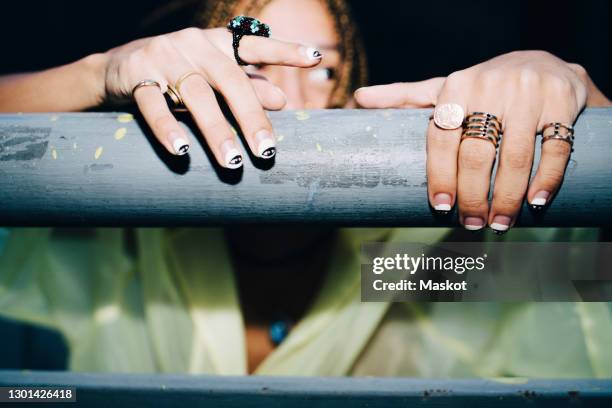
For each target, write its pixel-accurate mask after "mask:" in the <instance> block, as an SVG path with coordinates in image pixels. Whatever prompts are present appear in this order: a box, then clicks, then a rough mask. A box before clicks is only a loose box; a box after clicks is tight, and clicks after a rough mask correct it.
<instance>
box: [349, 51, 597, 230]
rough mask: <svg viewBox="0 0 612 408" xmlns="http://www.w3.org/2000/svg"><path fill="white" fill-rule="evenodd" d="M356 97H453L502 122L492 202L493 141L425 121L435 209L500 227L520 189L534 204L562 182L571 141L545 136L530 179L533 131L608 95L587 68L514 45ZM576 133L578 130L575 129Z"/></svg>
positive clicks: (434, 100) (432, 101)
mask: <svg viewBox="0 0 612 408" xmlns="http://www.w3.org/2000/svg"><path fill="white" fill-rule="evenodd" d="M355 98H356V101H357V103H359V104H360V105H361V106H363V107H367V108H390V107H396V108H397V107H405V108H422V107H428V106H437V105H441V104H450V103H452V104H458V105H460V106H461V107H462V108H463V110H464V112H465V113H466V114H467V115H469V114H471V113H472V112H487V113H491V114H493V115H496V116H497V117H498V118H499V120H500V122H501V123H502V131H503V138H502V142H501V148H500V157H499V167H498V170H497V174H496V177H495V182H494V186H495V187H494V191H493V200H492V202H491V204H490V205H489V201H488V195H489V189H490V181H491V172H492V167H493V163H494V160H495V158H496V149H495V147H494V144H493V143H489V142H488V141H487V140H482V139H474V138H466V139H464V140H463V141H461V135H462V129H461V128H459V129H455V130H444V129H441V128H439V127H437V126H436V125H435V124H434V121H430V124H429V128H428V132H427V183H428V195H429V202H430V203H431V205H432V207H434V209H436V210H438V211H448V210H450V209H451V208H452V206H454V204H455V202H457V203H458V208H459V220H460V222H461V223H462V224H463V225H464V226H465V228H467V229H471V230H478V229H481V228H483V227H484V226H485V225H489V226H490V227H491V228H492V229H493V230H494V231H496V232H504V231H506V230H507V229H508V228H510V227H511V226H512V225H513V224H514V222H515V221H516V217H517V214H518V212H519V211H520V209H521V206H522V202H523V199H524V197H525V193H526V192H527V200H528V202H529V203H531V204H532V205H533V206H534V208H541V207H542V206H544V205H546V204H547V203H548V202H550V200H551V198H552V197H553V196H554V195H555V193H556V192H557V190H558V189H559V187H560V185H561V182H562V179H563V175H564V172H565V167H566V165H567V162H568V159H569V156H570V152H571V145H570V144H569V143H567V142H565V141H562V140H554V139H551V140H548V141H546V142H545V143H544V144H543V145H542V154H541V159H540V163H539V166H538V170H537V172H536V175H535V177H534V178H533V180H532V181H531V183H529V177H530V175H531V169H532V165H533V157H534V147H535V146H534V145H535V140H536V133H538V132H541V131H542V128H543V126H544V125H546V124H548V123H551V122H561V123H565V124H569V125H571V124H573V123H574V121H575V120H576V117H577V116H578V114H579V113H580V111H581V110H582V109H583V108H584V106H585V104H586V103H587V101H588V102H592V103H593V104H605V103H609V101H608V100H607V99H606V98H605V96H603V94H601V92H599V90H597V88H596V87H595V86H594V85H593V84H592V82H591V81H590V79H589V78H588V75H586V72H585V71H584V69H583V68H582V67H580V66H578V65H575V64H568V63H566V62H564V61H562V60H560V59H559V58H557V57H555V56H553V55H551V54H549V53H547V52H542V51H522V52H513V53H509V54H505V55H501V56H499V57H496V58H493V59H491V60H489V61H486V62H484V63H482V64H478V65H475V66H473V67H471V68H468V69H465V70H463V71H457V72H454V73H452V74H451V75H449V76H448V77H447V78H433V79H430V80H427V81H422V82H415V83H397V84H390V85H382V86H373V87H368V88H362V89H359V90H358V91H357V92H356V93H355ZM577 137H580V135H578V136H577Z"/></svg>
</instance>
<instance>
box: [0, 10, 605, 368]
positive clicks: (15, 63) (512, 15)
mask: <svg viewBox="0 0 612 408" xmlns="http://www.w3.org/2000/svg"><path fill="white" fill-rule="evenodd" d="M200 1H206V0H186V1H179V2H177V1H170V2H162V1H153V0H122V1H118V0H106V1H97V2H94V1H74V0H72V1H53V2H51V1H37V2H32V1H6V2H3V3H2V5H1V6H0V38H1V41H2V49H1V50H2V51H1V54H0V55H1V59H0V74H6V73H13V72H20V71H29V70H37V69H42V68H47V67H52V66H56V65H59V64H63V63H67V62H70V61H73V60H76V59H78V58H80V57H83V56H85V55H87V54H90V53H93V52H100V51H105V50H107V49H109V48H112V47H114V46H117V45H121V44H123V43H125V42H128V41H131V40H133V39H136V38H138V37H141V36H146V35H153V34H160V33H164V32H168V31H172V30H175V29H179V28H183V27H185V26H188V25H190V24H191V22H192V21H193V18H194V11H195V9H196V8H197V6H198V4H199V2H200ZM351 4H352V6H353V9H354V12H355V19H356V21H357V23H358V24H359V26H360V27H361V31H362V34H363V37H364V41H365V44H366V50H367V53H368V56H369V59H370V73H371V75H370V78H371V82H372V83H387V82H394V81H411V80H420V79H425V78H429V77H432V76H439V75H447V74H449V73H450V72H453V71H456V70H458V69H462V68H466V67H468V66H471V65H474V64H476V63H478V62H481V61H484V60H486V59H489V58H492V57H494V56H496V55H499V54H502V53H505V52H509V51H514V50H525V49H542V50H547V51H550V52H552V53H553V54H555V55H557V56H559V57H561V58H562V59H564V60H566V61H568V62H577V63H579V64H581V65H583V66H584V67H585V68H586V69H587V71H588V72H589V73H590V75H591V77H592V78H593V80H594V81H595V83H596V84H597V85H598V86H599V87H600V88H601V89H602V91H603V92H604V93H605V94H606V95H607V96H608V97H612V80H611V78H610V76H611V75H610V73H612V60H611V55H610V54H611V53H610V50H611V49H612V41H611V37H612V36H611V28H610V17H611V10H612V2H611V1H607V0H583V1H571V2H570V1H566V2H564V1H528V0H517V1H496V2H493V1H484V0H479V1H469V0H465V1H452V0H438V1H426V0H420V1H418V2H417V1H408V0H406V1H404V0H395V1H394V0H376V1H351ZM602 238H603V239H604V240H610V239H611V238H612V236H610V233H609V231H608V232H606V233H604V236H603V237H602ZM65 359H66V350H65V346H64V344H63V342H62V339H61V338H59V336H58V335H57V334H55V333H52V332H50V331H47V330H41V329H37V328H33V327H29V326H25V325H21V324H17V323H11V322H8V321H6V320H2V319H0V367H1V368H29V369H47V370H48V369H62V368H65V365H66V361H65Z"/></svg>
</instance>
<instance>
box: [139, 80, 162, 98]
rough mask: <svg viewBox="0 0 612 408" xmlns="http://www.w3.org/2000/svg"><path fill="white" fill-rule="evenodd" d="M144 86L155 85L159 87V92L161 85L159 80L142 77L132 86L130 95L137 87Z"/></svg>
mask: <svg viewBox="0 0 612 408" xmlns="http://www.w3.org/2000/svg"><path fill="white" fill-rule="evenodd" d="M145 86H156V87H157V88H158V89H159V91H160V92H161V85H160V84H159V82H157V81H154V80H152V79H143V80H142V81H140V82H138V83H137V84H136V85H135V86H134V87H133V88H132V96H134V92H136V91H137V90H138V89H140V88H143V87H145Z"/></svg>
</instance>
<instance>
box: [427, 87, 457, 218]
mask: <svg viewBox="0 0 612 408" xmlns="http://www.w3.org/2000/svg"><path fill="white" fill-rule="evenodd" d="M465 95H466V92H464V85H463V83H462V82H461V81H457V80H456V78H455V77H449V78H448V79H447V80H446V81H445V83H444V86H443V87H442V89H441V91H440V94H439V95H438V96H437V97H436V100H435V102H436V106H437V107H439V106H442V105H446V104H457V105H459V106H460V107H461V108H462V109H463V112H465V109H466V106H465V101H464V98H465ZM461 131H462V129H461V128H460V127H459V128H458V129H452V130H451V129H441V128H439V127H438V126H437V125H436V123H435V122H434V121H433V120H430V121H429V127H428V129H427V193H428V198H429V203H430V204H431V206H432V207H433V208H434V209H435V210H436V211H439V212H442V213H445V212H448V211H450V210H451V208H452V207H453V206H454V205H455V202H456V197H457V157H458V154H459V143H460V139H461Z"/></svg>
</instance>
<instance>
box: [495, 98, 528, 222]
mask: <svg viewBox="0 0 612 408" xmlns="http://www.w3.org/2000/svg"><path fill="white" fill-rule="evenodd" d="M511 106H513V107H514V108H513V109H512V110H510V111H509V112H508V113H507V114H506V115H505V121H504V135H503V139H502V142H501V147H500V155H499V166H498V168H497V174H496V176H495V183H494V189H493V200H492V202H491V211H490V214H489V219H488V223H489V225H490V226H491V229H493V231H495V232H497V233H503V232H506V231H507V230H508V229H509V228H510V227H511V226H512V225H514V222H515V221H516V216H517V214H518V213H519V211H520V209H521V206H522V204H523V199H524V197H525V192H526V191H527V186H528V184H529V176H530V175H531V168H532V166H533V154H534V144H535V135H536V130H537V126H538V116H539V112H538V109H537V107H535V106H530V104H529V103H528V102H526V101H524V102H523V104H517V103H513V104H512V105H511Z"/></svg>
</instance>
